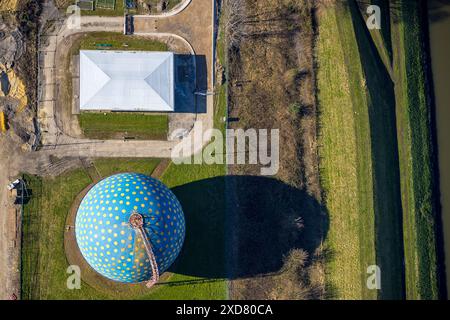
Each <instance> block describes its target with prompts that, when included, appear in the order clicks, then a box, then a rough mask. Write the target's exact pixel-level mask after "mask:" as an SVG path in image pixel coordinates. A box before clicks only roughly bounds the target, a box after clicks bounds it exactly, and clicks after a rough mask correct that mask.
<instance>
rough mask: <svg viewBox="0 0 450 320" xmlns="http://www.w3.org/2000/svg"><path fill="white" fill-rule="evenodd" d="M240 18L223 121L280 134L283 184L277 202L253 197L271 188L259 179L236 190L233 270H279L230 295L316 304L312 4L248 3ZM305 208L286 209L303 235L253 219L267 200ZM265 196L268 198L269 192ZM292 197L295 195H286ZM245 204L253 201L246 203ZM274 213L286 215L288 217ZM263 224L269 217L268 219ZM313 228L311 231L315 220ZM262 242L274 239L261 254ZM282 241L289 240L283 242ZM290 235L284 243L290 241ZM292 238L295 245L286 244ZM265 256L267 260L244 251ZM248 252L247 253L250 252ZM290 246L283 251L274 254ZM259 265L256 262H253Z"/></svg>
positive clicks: (319, 229) (319, 288)
mask: <svg viewBox="0 0 450 320" xmlns="http://www.w3.org/2000/svg"><path fill="white" fill-rule="evenodd" d="M246 3H247V5H246V8H245V9H243V11H244V12H246V15H247V16H246V18H245V19H244V24H243V25H242V26H241V28H243V32H242V33H241V34H242V38H241V39H240V41H239V42H238V43H239V46H236V47H234V48H233V47H232V48H231V51H230V54H229V57H230V116H231V117H232V118H236V119H238V121H237V122H233V123H232V124H231V127H233V128H244V129H246V128H264V129H279V130H280V170H279V172H278V174H277V176H276V178H277V179H278V181H280V183H282V184H284V185H285V186H289V188H290V189H289V188H288V189H287V190H278V191H279V192H280V193H279V194H278V196H273V195H271V194H260V195H257V196H255V193H257V192H258V189H261V188H263V189H264V188H270V186H269V185H268V184H267V182H266V181H263V180H261V181H260V185H256V186H255V185H254V184H258V181H252V185H250V184H249V185H248V186H247V187H243V186H242V185H241V186H235V190H237V193H238V196H237V198H238V203H239V206H238V208H236V209H235V215H236V217H237V218H236V219H237V220H239V221H236V224H234V225H239V226H240V228H239V230H236V232H235V235H234V238H235V242H236V244H237V246H236V247H237V248H235V251H236V252H235V255H236V260H235V265H234V268H235V270H234V271H235V272H236V273H238V274H239V270H241V269H242V268H243V269H245V268H246V266H250V265H253V264H258V261H259V260H258V259H269V260H270V259H272V260H276V259H278V256H277V255H276V254H277V253H278V254H279V255H281V254H282V255H284V258H283V260H282V261H280V268H279V269H278V270H272V269H271V271H273V272H272V273H266V274H258V275H252V276H250V277H246V278H242V277H241V278H239V277H238V279H235V280H233V281H232V283H231V297H232V298H237V299H311V298H312V299H320V298H323V297H324V291H325V289H324V283H325V282H324V270H323V259H322V258H321V256H322V255H321V252H320V250H318V247H319V244H320V242H321V239H322V236H323V232H324V226H323V225H322V224H323V222H324V221H325V218H324V213H323V212H322V211H321V209H320V208H319V207H320V205H319V204H320V201H321V189H320V184H319V178H318V158H317V143H316V104H315V89H314V88H315V77H314V61H313V46H314V28H313V16H312V13H313V1H304V0H302V1H300V0H283V1H275V0H270V1H269V0H268V1H264V2H260V1H257V2H255V1H250V0H248V1H247V2H246ZM259 169H260V168H259V166H257V165H244V166H242V165H241V166H238V165H235V166H232V167H231V168H230V173H231V174H239V175H246V176H248V175H258V174H259V172H260V171H259ZM297 192H299V194H298V198H297V200H296V201H298V202H302V201H303V202H304V204H305V205H304V206H303V207H302V206H300V207H299V206H296V207H295V206H294V207H292V208H291V209H292V210H293V211H294V213H295V214H296V215H297V216H301V217H307V218H306V219H305V220H306V221H305V228H304V230H294V229H290V228H289V225H286V224H289V221H290V220H289V219H286V220H283V219H282V220H283V221H284V222H281V224H283V225H282V226H279V228H280V229H279V230H277V229H276V228H275V227H272V228H271V227H270V223H266V224H265V223H264V222H261V221H259V220H258V219H259V218H258V214H255V211H257V212H260V211H261V210H267V206H268V204H264V203H263V202H264V201H267V198H269V199H271V197H273V198H272V200H273V201H272V202H274V203H275V206H278V205H281V203H282V202H283V201H290V200H293V199H291V197H295V196H297V195H296V193H297ZM269 193H270V192H269ZM293 195H294V196H293ZM251 198H253V199H255V198H256V199H257V200H254V201H252V200H250V199H251ZM269 206H270V205H269ZM275 210H276V211H280V212H279V213H280V214H282V215H284V216H285V217H284V218H286V217H288V216H289V214H290V213H289V212H288V211H284V212H281V211H282V210H279V208H278V207H277V209H275ZM269 219H270V218H269ZM313 221H314V222H315V223H316V225H314V226H312V224H314V222H313ZM262 234H264V236H265V237H268V238H270V241H273V242H274V243H272V244H271V245H272V247H271V249H267V248H264V247H263V246H264V243H265V242H264V236H261V235H262ZM287 235H289V236H287ZM289 237H291V238H289ZM293 238H295V239H297V240H298V241H297V240H295V241H293V240H292V239H293ZM258 246H261V247H259V250H262V251H264V250H268V251H267V256H266V257H265V258H264V256H263V255H255V254H251V253H250V252H249V251H255V250H258ZM249 248H251V249H249ZM280 248H284V249H286V248H291V249H290V250H288V251H287V252H276V250H280ZM259 262H261V261H259Z"/></svg>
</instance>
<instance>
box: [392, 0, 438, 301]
mask: <svg viewBox="0 0 450 320" xmlns="http://www.w3.org/2000/svg"><path fill="white" fill-rule="evenodd" d="M397 7H398V8H397V10H398V11H397V16H398V18H397V21H395V22H393V23H392V31H393V49H394V50H393V51H394V75H395V78H396V104H397V127H398V140H399V156H400V171H401V188H402V203H403V230H404V251H405V282H406V283H405V285H406V298H407V299H438V298H439V296H440V290H439V270H438V258H437V251H438V248H437V246H438V244H437V240H436V233H437V227H436V218H437V217H436V207H435V203H436V202H437V200H436V194H435V193H434V192H433V190H434V185H433V184H434V183H435V181H433V170H434V169H433V156H432V155H433V149H432V146H433V143H432V139H431V131H430V130H431V129H430V128H431V120H430V119H431V109H430V106H429V103H430V101H429V100H428V98H427V90H429V89H428V88H427V86H426V73H425V72H426V71H425V69H424V65H425V56H424V54H425V51H424V47H423V43H424V41H427V40H426V39H425V38H424V35H423V34H424V25H423V23H426V22H424V20H422V19H421V17H422V16H423V15H424V14H425V13H424V12H422V11H421V10H422V7H421V4H420V2H419V1H397Z"/></svg>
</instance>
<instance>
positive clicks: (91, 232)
mask: <svg viewBox="0 0 450 320" xmlns="http://www.w3.org/2000/svg"><path fill="white" fill-rule="evenodd" d="M133 212H138V213H139V214H141V215H142V216H143V218H144V230H145V232H146V234H147V236H148V238H149V240H150V243H151V245H152V247H153V252H154V254H155V257H156V261H157V264H158V268H159V272H160V274H162V273H163V272H164V271H166V270H167V269H168V268H169V267H170V265H171V264H172V263H173V262H174V261H175V259H176V257H177V256H178V254H179V253H180V251H181V247H182V245H183V242H184V236H185V221H184V214H183V210H182V208H181V205H180V203H179V202H178V199H177V198H176V197H175V195H174V194H173V192H172V191H171V190H170V189H169V188H167V187H166V186H165V185H164V184H163V183H162V182H160V181H158V180H156V179H153V178H151V177H148V176H146V175H143V174H137V173H123V174H117V175H113V176H110V177H108V178H106V179H104V180H102V181H100V182H99V183H97V184H96V185H95V186H94V187H92V189H91V190H89V192H88V193H87V194H86V196H85V197H84V198H83V200H82V201H81V204H80V207H79V208H78V212H77V217H76V220H75V235H76V240H77V244H78V247H79V248H80V251H81V253H82V255H83V257H84V258H85V259H86V261H87V262H88V263H89V265H90V266H91V267H92V268H94V269H95V270H96V271H97V272H98V273H100V274H101V275H103V276H105V277H107V278H109V279H111V280H114V281H119V282H125V283H137V282H142V281H146V280H149V279H150V278H151V276H152V271H151V265H150V260H149V257H148V256H147V253H146V251H145V247H144V243H143V241H142V239H141V237H140V236H139V235H137V234H136V231H135V230H134V229H132V228H131V226H130V224H129V218H130V215H131V214H132V213H133Z"/></svg>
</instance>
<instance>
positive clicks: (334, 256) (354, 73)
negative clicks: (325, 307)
mask: <svg viewBox="0 0 450 320" xmlns="http://www.w3.org/2000/svg"><path fill="white" fill-rule="evenodd" d="M318 22H319V38H318V42H317V55H318V63H319V71H318V88H319V110H320V127H321V130H320V138H319V145H320V149H319V153H320V156H321V165H320V168H321V180H322V186H323V188H324V191H325V193H326V207H327V210H328V214H329V219H330V230H329V232H328V236H327V239H326V243H325V244H326V247H327V248H328V249H329V250H330V254H331V257H330V260H329V261H328V264H327V278H328V280H327V282H328V290H327V291H328V294H329V296H330V297H331V298H341V299H361V298H365V299H374V298H376V293H375V292H373V291H372V292H371V291H368V290H367V289H366V287H365V281H364V279H363V276H364V275H365V273H366V272H365V269H366V268H367V266H369V265H373V264H375V234H374V208H373V200H372V197H371V194H372V192H373V190H372V189H373V187H372V165H371V157H370V146H371V142H370V133H369V128H368V111H367V100H366V96H365V95H364V94H363V93H364V91H365V87H364V80H363V76H362V67H361V64H360V63H358V61H360V57H359V53H358V50H357V44H356V41H355V39H354V38H353V37H352V34H351V33H350V32H346V33H344V34H343V36H342V37H340V36H339V33H340V31H341V29H340V28H339V23H343V24H345V26H344V27H345V28H350V30H351V29H352V28H353V27H352V24H351V17H350V16H349V14H348V13H346V14H345V13H344V12H342V11H341V12H338V11H337V10H335V8H332V7H331V8H327V9H326V10H323V11H321V12H320V14H319V20H318ZM341 28H342V27H341ZM346 55H349V59H351V60H353V61H355V63H353V64H352V66H353V70H350V69H349V66H348V65H347V64H346V59H345V56H346Z"/></svg>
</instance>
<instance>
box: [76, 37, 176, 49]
mask: <svg viewBox="0 0 450 320" xmlns="http://www.w3.org/2000/svg"><path fill="white" fill-rule="evenodd" d="M105 45H107V46H105ZM74 49H75V52H74V54H77V53H78V52H77V50H78V51H79V50H80V49H81V50H101V49H103V50H124V51H130V50H132V51H167V50H168V47H167V44H165V43H163V42H160V41H155V40H151V39H148V38H145V37H141V36H129V35H124V34H123V33H120V32H90V33H86V34H84V36H83V38H81V40H80V41H79V42H78V43H76V44H74Z"/></svg>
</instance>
